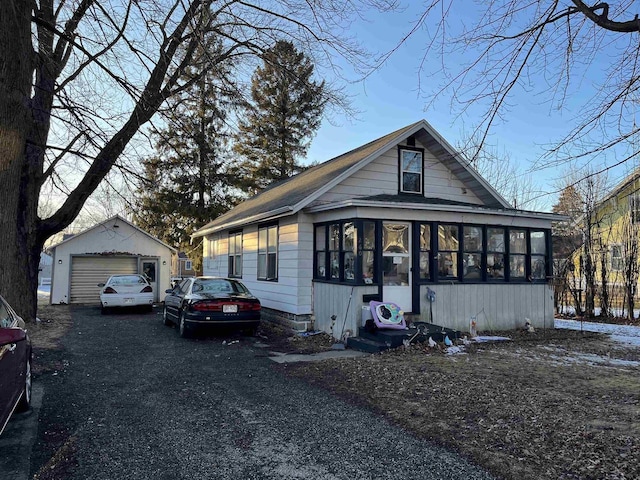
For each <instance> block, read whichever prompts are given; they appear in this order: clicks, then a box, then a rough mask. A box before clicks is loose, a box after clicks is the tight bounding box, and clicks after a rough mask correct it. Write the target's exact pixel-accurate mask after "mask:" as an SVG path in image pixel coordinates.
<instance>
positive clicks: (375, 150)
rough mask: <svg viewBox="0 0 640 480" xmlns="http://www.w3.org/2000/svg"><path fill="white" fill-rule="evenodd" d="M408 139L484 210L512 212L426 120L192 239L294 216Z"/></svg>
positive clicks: (283, 187) (243, 207)
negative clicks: (438, 163)
mask: <svg viewBox="0 0 640 480" xmlns="http://www.w3.org/2000/svg"><path fill="white" fill-rule="evenodd" d="M411 136H415V138H416V140H418V141H420V143H422V144H423V145H424V146H425V148H426V149H427V150H429V151H430V152H431V153H432V154H433V155H434V156H435V157H436V158H437V159H438V160H440V161H441V162H442V163H443V164H444V165H446V166H447V168H449V169H450V170H451V172H452V173H453V174H454V175H457V176H458V178H460V180H461V181H462V182H463V183H464V184H465V185H467V187H468V188H470V189H471V190H472V191H473V192H474V193H475V194H476V195H477V196H478V198H480V200H482V201H483V203H484V205H485V206H486V207H493V208H501V209H505V208H506V209H510V208H511V206H510V205H509V203H508V202H507V201H506V200H505V199H504V198H502V197H501V196H500V194H498V192H496V191H495V190H494V189H493V187H491V186H490V185H489V184H488V183H487V182H486V180H484V179H483V178H482V177H481V176H480V174H478V172H476V171H475V169H473V167H471V166H470V165H469V163H468V161H467V160H466V159H464V158H463V157H462V155H461V154H459V153H458V152H456V151H455V150H454V149H453V147H451V145H449V143H447V142H446V141H445V140H444V139H443V138H442V137H441V136H440V134H438V132H436V131H435V130H434V128H433V127H432V126H431V125H430V124H429V123H428V122H427V121H426V120H420V121H419V122H416V123H413V124H411V125H408V126H406V127H404V128H401V129H399V130H396V131H395V132H392V133H389V134H387V135H385V136H383V137H380V138H378V139H377V140H373V141H372V142H369V143H367V144H365V145H362V146H361V147H358V148H356V149H354V150H351V151H350V152H347V153H344V154H342V155H339V156H337V157H335V158H333V159H331V160H329V161H327V162H324V163H321V164H320V165H316V166H315V167H312V168H310V169H308V170H305V171H303V172H301V173H299V174H297V175H295V176H293V177H291V178H289V179H286V180H283V181H281V182H278V183H276V184H274V185H271V186H270V187H268V188H267V189H265V190H263V191H262V192H260V193H259V194H257V195H255V196H253V197H251V198H249V199H247V200H245V201H244V202H242V203H240V204H239V205H237V206H236V207H235V208H233V209H231V210H230V211H228V212H227V213H225V214H223V215H221V216H219V217H218V218H216V219H215V220H213V221H212V222H210V223H208V224H207V225H205V226H203V227H202V228H200V229H198V230H197V231H196V232H194V233H193V235H192V237H201V236H204V235H207V234H209V233H213V232H216V231H219V230H223V229H226V228H233V227H235V226H240V225H245V224H249V223H255V222H259V221H264V220H268V219H273V218H278V217H280V216H284V215H291V214H294V213H296V212H298V211H299V210H301V209H302V208H304V207H306V206H307V205H309V204H310V203H311V202H313V201H314V200H315V199H316V198H318V197H319V196H320V195H322V194H323V193H325V192H326V191H328V190H330V189H331V188H333V187H334V186H335V185H337V184H339V183H340V182H341V181H343V180H344V179H345V178H347V177H349V176H350V175H352V174H353V173H354V172H356V171H357V170H359V169H361V168H363V167H364V166H366V165H367V164H369V163H370V162H372V161H373V160H375V159H376V158H377V157H378V156H379V155H380V154H382V153H384V152H385V151H387V150H388V149H390V148H393V147H395V146H396V145H397V144H398V143H400V142H401V141H403V140H405V139H407V138H408V137H411Z"/></svg>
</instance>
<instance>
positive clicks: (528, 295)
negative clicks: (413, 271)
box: [420, 284, 553, 333]
mask: <svg viewBox="0 0 640 480" xmlns="http://www.w3.org/2000/svg"><path fill="white" fill-rule="evenodd" d="M427 288H430V289H431V290H433V291H434V292H435V294H436V299H435V301H434V302H433V304H432V305H431V307H432V308H433V319H431V318H430V317H431V313H430V312H431V310H430V303H429V300H428V298H427ZM420 312H421V314H420V320H422V321H426V322H430V323H435V324H436V325H441V326H444V327H448V328H453V329H455V330H460V331H462V332H469V329H470V321H471V318H472V317H475V319H476V328H477V329H478V331H479V332H480V333H487V332H491V331H500V330H513V329H517V328H523V327H524V326H525V323H526V322H527V319H528V320H529V321H530V322H531V324H532V325H533V326H534V327H535V328H538V329H542V328H545V327H546V328H553V289H552V287H551V286H550V285H545V284H469V285H464V284H448V285H444V284H437V285H422V286H421V287H420Z"/></svg>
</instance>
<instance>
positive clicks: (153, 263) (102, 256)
mask: <svg viewBox="0 0 640 480" xmlns="http://www.w3.org/2000/svg"><path fill="white" fill-rule="evenodd" d="M50 251H51V252H52V255H53V274H52V283H51V297H50V300H49V301H50V303H52V304H60V303H84V304H99V303H100V289H99V287H98V283H102V282H105V281H106V280H107V278H108V277H109V275H111V274H117V273H144V274H145V275H147V277H148V278H149V280H150V282H151V285H152V287H153V291H154V292H155V296H156V298H155V300H156V301H162V300H164V291H165V290H166V289H168V288H169V287H170V280H171V257H172V256H173V255H174V254H175V253H176V250H175V249H174V248H173V247H170V246H169V245H166V244H165V243H163V242H161V241H160V240H158V239H157V238H155V237H153V236H152V235H150V234H148V233H147V232H145V231H143V230H142V229H140V228H138V227H137V226H135V225H134V224H133V223H131V222H129V221H127V220H125V219H124V218H122V217H120V216H119V215H116V216H115V217H112V218H110V219H108V220H105V221H104V222H101V223H99V224H97V225H95V226H93V227H91V228H89V229H87V230H85V231H84V232H82V233H78V234H77V235H74V236H72V237H69V238H67V239H66V240H63V241H62V242H60V243H58V244H56V245H54V246H52V247H51V248H50Z"/></svg>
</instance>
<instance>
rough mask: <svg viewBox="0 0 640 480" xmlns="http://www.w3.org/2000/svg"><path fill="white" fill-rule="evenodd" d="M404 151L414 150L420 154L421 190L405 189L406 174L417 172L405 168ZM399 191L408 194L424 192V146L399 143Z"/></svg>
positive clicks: (421, 193)
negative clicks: (417, 146) (418, 146)
mask: <svg viewBox="0 0 640 480" xmlns="http://www.w3.org/2000/svg"><path fill="white" fill-rule="evenodd" d="M403 152H413V153H419V154H420V157H421V159H420V172H419V173H418V174H419V176H420V185H419V186H420V188H419V191H414V190H405V189H404V174H405V173H407V174H408V173H411V174H415V173H416V172H412V171H410V170H404V168H403ZM398 193H399V194H408V195H423V194H424V148H416V147H410V146H407V145H399V146H398Z"/></svg>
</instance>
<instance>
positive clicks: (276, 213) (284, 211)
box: [191, 206, 295, 238]
mask: <svg viewBox="0 0 640 480" xmlns="http://www.w3.org/2000/svg"><path fill="white" fill-rule="evenodd" d="M293 213H295V212H294V211H293V207H291V206H286V207H281V208H278V209H276V210H272V211H270V212H264V213H260V214H258V215H254V216H252V217H247V218H242V219H240V220H236V221H234V222H229V223H223V224H220V225H216V226H215V227H212V228H207V229H206V230H198V231H197V232H195V233H194V234H193V235H191V238H197V237H204V236H206V235H211V234H212V233H216V232H219V231H221V230H228V229H232V228H234V227H239V226H244V225H251V224H252V223H257V222H259V221H261V220H275V219H277V218H280V217H286V216H289V215H291V214H293Z"/></svg>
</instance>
